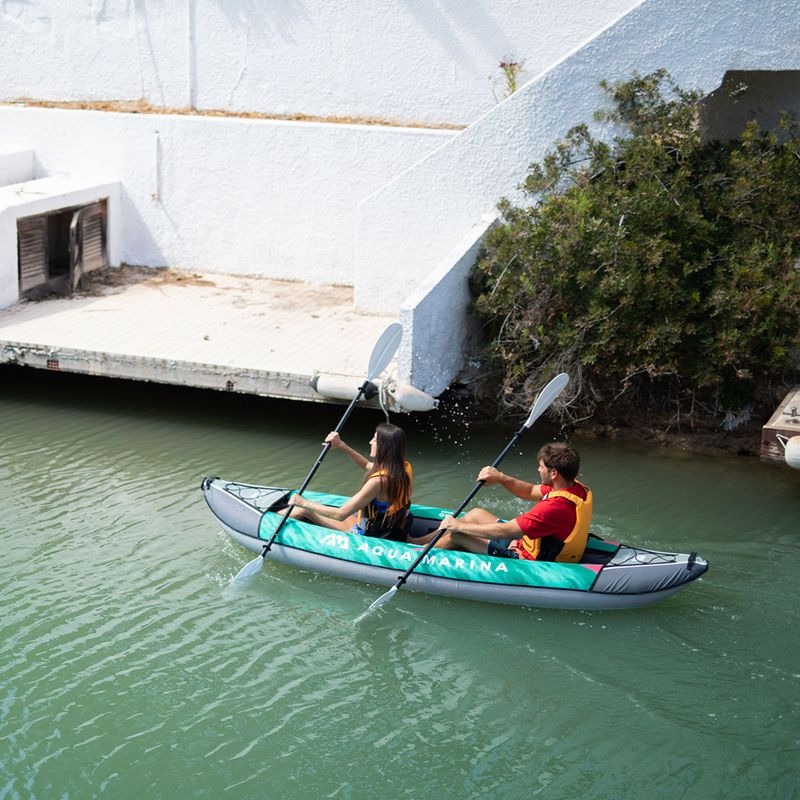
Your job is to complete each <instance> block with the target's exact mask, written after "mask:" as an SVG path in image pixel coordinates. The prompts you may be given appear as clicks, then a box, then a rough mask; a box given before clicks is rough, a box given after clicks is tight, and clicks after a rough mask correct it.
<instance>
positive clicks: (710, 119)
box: [699, 70, 800, 142]
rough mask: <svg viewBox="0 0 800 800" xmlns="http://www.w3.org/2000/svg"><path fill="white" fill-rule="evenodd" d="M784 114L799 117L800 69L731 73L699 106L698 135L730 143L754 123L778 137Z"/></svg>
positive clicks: (732, 71)
mask: <svg viewBox="0 0 800 800" xmlns="http://www.w3.org/2000/svg"><path fill="white" fill-rule="evenodd" d="M783 111H788V112H790V113H793V114H794V115H795V116H797V117H800V70H748V71H744V70H730V71H728V72H726V73H725V77H724V78H723V79H722V83H721V84H720V86H719V88H718V89H715V90H714V91H713V92H711V93H710V94H709V95H708V96H707V97H706V98H705V99H704V100H703V102H702V103H701V104H700V119H699V122H700V132H701V135H702V136H703V138H704V139H705V140H706V141H720V142H729V141H731V139H739V138H740V137H741V135H742V132H743V131H744V129H745V127H746V126H747V123H748V122H750V121H751V120H756V121H757V122H758V124H759V126H760V127H761V128H763V129H764V130H768V131H775V132H776V133H778V135H779V136H780V131H778V122H779V120H780V115H781V112H783Z"/></svg>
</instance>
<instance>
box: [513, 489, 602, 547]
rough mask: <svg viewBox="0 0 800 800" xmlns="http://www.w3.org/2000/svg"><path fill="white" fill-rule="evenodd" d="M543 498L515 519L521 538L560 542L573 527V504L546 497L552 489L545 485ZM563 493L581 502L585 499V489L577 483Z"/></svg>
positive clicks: (565, 499)
mask: <svg viewBox="0 0 800 800" xmlns="http://www.w3.org/2000/svg"><path fill="white" fill-rule="evenodd" d="M540 488H541V491H542V494H543V495H544V497H543V498H542V499H541V500H540V501H539V502H538V503H537V504H536V505H535V506H534V507H533V508H532V509H531V510H530V511H526V512H525V513H524V514H521V515H520V516H518V517H517V518H516V519H515V522H516V523H517V525H519V528H520V530H521V531H522V534H523V536H527V537H528V538H529V539H541V538H542V537H543V536H555V537H556V539H560V540H561V541H562V542H563V541H564V540H565V539H566V538H567V536H569V535H570V533H572V529H573V528H574V527H575V519H576V514H575V504H574V503H571V502H570V501H569V500H567V498H566V497H552V498H548V497H547V495H548V494H549V493H550V492H551V491H552V489H553V487H552V486H549V485H548V484H546V483H543V484H542V485H541V487H540ZM564 491H565V492H569V493H570V494H574V495H575V496H576V497H579V498H580V499H581V500H585V499H586V489H585V487H583V486H581V485H580V484H579V483H576V484H573V485H572V486H568V487H567V488H566V489H564Z"/></svg>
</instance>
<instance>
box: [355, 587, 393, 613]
mask: <svg viewBox="0 0 800 800" xmlns="http://www.w3.org/2000/svg"><path fill="white" fill-rule="evenodd" d="M396 591H397V584H395V585H394V586H392V588H391V589H389V591H388V592H384V593H383V594H382V595H381V596H380V597H379V598H378V599H377V600H376V601H375V602H374V603H373V604H372V605H371V606H370V607H369V608H368V609H367V610H366V611H365V612H364V613H363V614H362V615H361V616H360V617H359V618H358V619H357V620H356V623H359V622H361V620H362V619H364V618H365V617H368V616H369V615H370V614H371V613H372V612H373V611H376V610H377V609H379V608H380V607H381V606H383V605H386V603H388V602H389V601H390V600H391V599H392V598H393V597H394V595H395V592H396Z"/></svg>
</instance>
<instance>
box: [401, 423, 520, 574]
mask: <svg viewBox="0 0 800 800" xmlns="http://www.w3.org/2000/svg"><path fill="white" fill-rule="evenodd" d="M526 430H528V428H527V427H526V426H525V425H523V426H522V427H521V428H520V429H519V430H518V431H517V432H516V433H515V434H514V435H513V436H512V437H511V441H510V442H509V443H508V444H507V445H506V446H505V448H504V449H503V452H502V453H500V455H499V456H497V458H496V459H495V460H494V462H493V463H492V466H493V467H497V466H498V465H499V464H500V462H501V461H502V460H503V459H504V458H505V457H506V456H507V455H508V454H509V452H510V451H511V449H512V448H513V447H514V445H515V444H516V443H517V442H518V441H519V438H520V436H522V434H523V433H525V431H526ZM484 483H485V481H478V482H477V483H476V484H475V486H473V487H472V491H471V492H470V493H469V494H468V495H467V496H466V497H465V498H464V500H463V501H462V502H461V505H460V506H459V507H458V508H457V509H456V510H455V511H454V512H453V513H452V515H451V516H453V517H457V516H458V515H459V514H460V513H461V512H462V511H463V510H464V509H465V508H466V507H467V505H469V503H470V502H471V501H472V499H473V498H474V497H475V495H476V494H478V492H479V491H480V490H481V487H482V486H483V485H484ZM446 530H447V528H442V530H440V531H439V533H437V534H436V536H434V537H433V539H431V540H430V541H429V542H428V544H426V545H425V548H424V549H423V550H422V552H421V553H420V554H419V555H418V556H417V558H416V560H415V561H414V563H413V564H412V565H411V566H410V567H409V568H408V569H407V570H406V571H405V572H404V573H403V574H402V575H401V576H400V577H399V578H398V579H397V583H396V584H395V586H396V587H397V588H398V589H399V588H400V587H401V586H402V585H403V584H404V583H405V582H406V581H407V580H408V576H409V575H410V574H411V573H412V572H413V571H414V570H415V569H416V568H417V567H418V566H419V564H420V563H421V562H422V559H424V558H425V556H427V555H428V553H429V552H430V551H431V549H432V548H433V547H434V546H435V545H436V542H438V541H439V539H441V538H442V536H444V532H445V531H446Z"/></svg>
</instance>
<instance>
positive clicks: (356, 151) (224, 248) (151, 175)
mask: <svg viewBox="0 0 800 800" xmlns="http://www.w3.org/2000/svg"><path fill="white" fill-rule="evenodd" d="M454 135H455V134H454V133H453V132H452V131H433V130H424V129H410V128H397V127H379V126H355V125H332V124H313V123H298V122H275V121H270V120H247V119H235V118H217V117H187V116H174V115H169V116H167V115H163V116H162V115H158V116H157V115H151V114H148V115H140V114H109V113H103V112H95V111H64V110H58V109H55V110H54V109H37V108H19V107H10V106H5V107H3V106H0V146H8V147H9V148H13V147H16V148H19V149H21V148H30V149H33V150H34V151H35V154H36V158H35V172H36V175H35V177H43V176H47V175H54V174H63V173H70V174H72V173H78V174H86V173H89V172H93V171H97V170H98V169H102V172H103V174H104V175H111V176H113V177H114V179H115V180H118V181H120V183H121V184H122V186H123V193H122V198H121V208H120V214H121V218H122V226H123V227H122V231H121V242H120V257H121V259H122V261H124V262H127V263H130V264H144V265H148V266H162V265H167V266H172V267H180V268H186V269H197V270H205V271H211V272H228V273H239V274H249V275H264V276H267V277H271V278H285V279H291V280H306V281H311V282H318V283H341V284H352V282H353V273H352V268H353V252H352V248H353V240H354V233H355V220H356V208H357V204H358V202H359V200H360V199H362V198H363V197H365V196H367V195H369V194H370V193H372V192H374V191H375V190H376V189H377V188H378V187H380V186H383V185H384V184H385V183H386V182H387V181H389V180H391V179H392V178H393V177H394V176H395V175H396V174H398V173H400V172H402V171H403V170H404V169H406V168H408V167H409V166H410V165H411V164H413V163H415V162H417V161H418V160H419V159H420V158H422V157H423V156H424V155H426V154H427V153H429V152H430V151H431V150H432V149H434V148H436V147H438V146H439V145H441V144H442V143H443V142H444V141H447V140H448V139H450V138H452V137H453V136H454ZM14 252H16V250H15V251H14Z"/></svg>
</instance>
